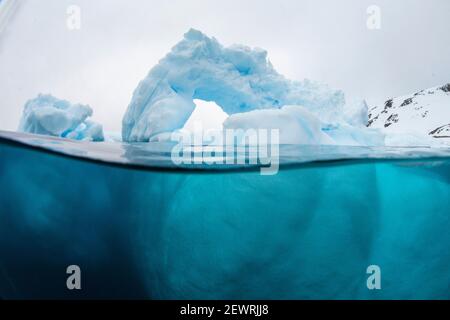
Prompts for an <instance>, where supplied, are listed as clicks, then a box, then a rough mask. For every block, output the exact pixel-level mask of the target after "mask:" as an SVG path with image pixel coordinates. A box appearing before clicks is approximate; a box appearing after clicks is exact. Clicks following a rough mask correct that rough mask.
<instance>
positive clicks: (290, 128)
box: [224, 106, 334, 144]
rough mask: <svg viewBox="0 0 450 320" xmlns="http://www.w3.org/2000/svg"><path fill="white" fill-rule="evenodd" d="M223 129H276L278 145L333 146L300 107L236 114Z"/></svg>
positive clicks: (314, 120)
mask: <svg viewBox="0 0 450 320" xmlns="http://www.w3.org/2000/svg"><path fill="white" fill-rule="evenodd" d="M224 129H243V130H248V129H255V130H258V129H265V130H271V129H278V130H279V134H280V144H334V141H333V140H332V139H331V138H330V137H329V136H328V135H327V134H325V133H324V132H323V131H322V124H321V122H320V121H319V119H317V117H315V116H314V115H313V114H312V113H311V112H309V111H308V110H306V109H305V108H303V107H300V106H284V107H283V108H281V109H267V110H253V111H250V112H245V113H237V114H234V115H231V116H230V117H229V118H228V119H227V120H225V122H224Z"/></svg>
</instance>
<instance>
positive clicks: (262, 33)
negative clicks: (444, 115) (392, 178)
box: [0, 0, 450, 131]
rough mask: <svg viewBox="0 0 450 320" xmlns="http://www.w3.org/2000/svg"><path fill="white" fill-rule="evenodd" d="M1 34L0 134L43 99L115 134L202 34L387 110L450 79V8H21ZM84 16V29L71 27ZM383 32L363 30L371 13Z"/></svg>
mask: <svg viewBox="0 0 450 320" xmlns="http://www.w3.org/2000/svg"><path fill="white" fill-rule="evenodd" d="M20 2H21V5H20V7H19V10H18V11H17V12H16V13H15V15H14V16H13V19H12V20H11V23H10V24H9V26H8V28H7V29H6V31H5V32H3V33H2V34H0V129H6V130H15V129H16V128H17V125H18V122H19V118H20V115H21V112H22V107H23V104H24V103H25V101H26V100H27V99H29V98H33V97H35V96H36V95H37V94H38V93H39V92H43V93H51V94H53V95H55V96H57V97H60V98H65V99H68V100H71V101H72V102H81V103H87V104H90V105H91V106H92V107H93V109H94V120H97V121H99V122H101V123H103V125H104V127H105V129H106V130H117V131H119V130H120V128H121V119H122V115H123V114H124V112H125V110H126V108H127V105H128V103H129V101H130V99H131V95H132V92H133V90H134V88H135V87H136V86H137V84H138V82H139V80H141V79H142V78H144V77H145V75H146V74H147V73H148V71H149V69H150V68H151V67H152V66H154V65H155V64H156V63H157V62H158V60H159V59H160V58H162V57H163V56H164V55H165V54H166V53H167V52H168V51H169V50H170V48H171V47H172V46H173V45H174V44H175V43H177V42H178V41H179V40H180V39H181V38H182V35H183V33H184V32H186V31H187V30H188V29H189V28H191V27H193V28H196V29H199V30H201V31H203V32H204V33H206V34H208V35H210V36H215V37H216V38H217V39H218V40H219V41H220V42H222V43H223V44H225V45H229V44H232V43H242V44H246V45H249V46H252V47H253V46H257V47H261V48H264V49H266V50H268V52H269V59H270V60H271V61H272V63H273V64H274V66H275V68H276V69H277V70H278V71H279V72H280V73H282V74H284V75H285V76H287V77H288V78H291V79H298V80H302V79H304V78H309V79H312V80H318V81H322V82H325V83H328V84H330V85H331V86H333V87H335V88H339V89H342V90H344V91H345V92H346V94H347V95H353V96H354V95H356V96H359V97H363V98H366V99H367V100H368V102H369V103H378V102H379V101H383V100H385V99H387V98H389V97H392V96H398V95H402V94H408V93H412V92H415V91H417V90H420V89H424V88H428V87H432V86H436V85H441V84H444V83H447V82H450V40H449V39H450V37H449V31H450V18H449V17H450V1H448V0H395V1H392V0H370V1H367V0H340V1H336V0H276V1H275V0H273V1H269V0H221V1H218V0H189V1H187V0H164V1H162V0H22V1H20ZM71 4H75V5H78V6H79V7H80V8H81V29H80V30H78V31H70V30H69V29H68V28H67V27H66V19H67V14H66V10H67V7H68V6H69V5H71ZM372 4H375V5H378V6H379V7H380V8H381V29H380V30H369V29H368V28H367V26H366V20H367V17H368V15H367V13H366V10H367V8H368V6H369V5H372Z"/></svg>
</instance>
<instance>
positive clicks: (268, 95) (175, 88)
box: [122, 29, 374, 143]
mask: <svg viewBox="0 0 450 320" xmlns="http://www.w3.org/2000/svg"><path fill="white" fill-rule="evenodd" d="M194 99H201V100H205V101H213V102H215V103H217V104H218V105H219V106H220V107H221V108H222V109H223V111H224V112H226V113H227V114H229V115H233V114H240V113H243V112H249V111H253V110H258V109H264V110H265V109H274V110H276V109H280V108H282V107H283V106H288V105H297V106H302V107H304V108H305V109H306V110H308V111H309V113H310V114H311V116H310V115H309V113H308V115H306V112H305V111H299V110H300V109H298V110H297V112H294V113H295V115H294V113H292V112H293V109H290V108H288V109H286V110H284V111H283V110H282V111H280V113H279V114H277V113H276V112H274V111H270V112H269V113H268V114H267V115H268V116H271V117H272V116H273V117H274V119H272V118H270V119H267V120H266V121H265V123H267V124H268V125H270V127H273V124H270V123H271V122H272V121H274V123H275V122H276V123H277V124H278V125H279V127H280V128H281V127H283V126H284V123H283V119H285V118H288V120H287V121H288V122H289V123H290V124H289V127H290V128H292V129H293V131H292V134H295V133H300V132H301V133H304V132H305V131H307V130H308V128H310V127H314V128H316V129H317V124H316V122H317V121H318V120H316V119H314V120H312V121H313V123H308V119H309V120H311V119H312V118H313V117H315V118H318V119H320V120H321V121H322V122H324V123H327V122H329V123H334V122H343V123H347V121H346V119H345V118H346V116H345V115H346V113H345V112H344V109H345V97H344V93H343V92H342V91H339V90H332V89H330V88H329V87H328V86H326V85H323V84H319V83H316V82H312V81H309V80H304V81H301V82H299V81H291V80H288V79H286V78H285V77H284V76H282V75H280V74H279V73H277V72H276V71H275V69H274V68H273V66H272V65H271V63H270V62H269V60H268V59H267V52H266V51H264V50H262V49H251V48H249V47H246V46H242V45H233V46H230V47H224V46H222V45H221V44H220V43H219V42H218V41H217V40H216V39H215V38H209V37H207V36H206V35H204V34H203V33H201V32H200V31H197V30H193V29H191V30H189V31H188V32H187V33H186V34H185V35H184V39H183V40H182V41H181V42H179V43H178V44H177V45H176V46H175V47H173V48H172V51H171V52H169V53H168V54H167V55H166V56H165V57H164V58H163V59H162V60H161V61H160V62H159V64H158V65H156V66H155V67H154V68H153V69H152V70H150V72H149V74H148V75H147V77H146V78H145V79H144V80H142V81H141V82H140V83H139V85H138V87H137V88H136V90H135V92H134V94H133V98H132V100H131V103H130V105H129V106H128V109H127V112H126V114H125V115H124V118H123V121H122V124H123V126H122V138H123V141H127V142H136V141H139V142H146V141H151V140H156V139H158V138H160V137H161V136H166V137H167V136H170V134H169V135H168V133H171V132H173V131H175V130H177V129H180V128H182V127H183V125H184V124H185V122H186V121H187V120H188V118H189V117H190V115H191V113H192V112H193V110H194V108H195V104H194V102H193V100H194ZM366 107H367V106H366ZM291 111H292V112H291ZM286 114H289V115H288V116H287V115H286ZM300 114H302V115H305V117H306V118H305V119H300V118H301V115H300ZM355 114H359V115H361V114H364V112H363V113H361V112H359V113H358V112H353V115H355ZM260 115H266V114H261V113H252V114H250V115H241V116H239V117H232V118H231V119H230V121H228V125H229V126H236V124H237V123H239V125H240V126H248V125H249V124H244V123H243V122H244V121H245V119H249V118H250V117H252V116H256V117H258V118H259V116H260ZM294 119H297V120H299V121H298V122H297V123H296V124H295V125H294V124H293V122H292V121H294ZM365 121H366V123H367V119H365ZM252 123H254V121H252ZM301 126H306V127H304V128H300V127H301ZM348 126H351V124H348ZM335 128H340V127H338V126H335ZM354 130H357V129H354ZM358 130H361V131H362V130H365V129H363V128H361V129H358ZM284 131H285V132H287V131H289V130H284ZM372 132H374V131H372ZM315 134H318V136H317V137H313V138H312V139H309V138H308V136H307V137H293V138H289V139H288V140H289V141H299V142H307V143H322V142H323V141H330V138H329V137H325V136H324V135H323V134H322V133H321V132H320V130H319V131H317V130H316V131H315ZM361 136H363V134H361ZM309 137H310V138H311V136H309Z"/></svg>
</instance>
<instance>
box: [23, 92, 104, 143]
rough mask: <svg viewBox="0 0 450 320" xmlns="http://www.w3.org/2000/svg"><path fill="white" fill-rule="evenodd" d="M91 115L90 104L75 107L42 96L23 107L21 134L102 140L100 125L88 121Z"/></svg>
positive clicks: (47, 96)
mask: <svg viewBox="0 0 450 320" xmlns="http://www.w3.org/2000/svg"><path fill="white" fill-rule="evenodd" d="M90 116H92V109H91V107H90V106H88V105H82V104H72V103H70V102H69V101H66V100H60V99H57V98H55V97H53V96H51V95H43V94H39V95H38V96H37V97H36V98H34V99H32V100H29V101H28V102H27V103H26V104H25V107H24V110H23V114H22V119H21V121H20V125H19V131H21V132H28V133H35V134H43V135H50V136H57V137H62V138H69V139H74V140H89V141H103V140H104V137H103V128H102V126H101V125H100V124H98V123H96V122H93V121H90V120H87V119H88V118H89V117H90Z"/></svg>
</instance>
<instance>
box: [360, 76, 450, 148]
mask: <svg viewBox="0 0 450 320" xmlns="http://www.w3.org/2000/svg"><path fill="white" fill-rule="evenodd" d="M367 126H368V127H370V128H379V129H382V131H384V132H386V133H387V134H389V133H407V134H409V133H411V134H416V135H420V136H422V135H423V136H429V137H434V138H448V139H450V83H448V84H446V85H444V86H439V87H434V88H430V89H426V90H422V91H419V92H417V93H414V94H412V95H408V96H402V97H397V98H393V99H390V100H388V101H386V102H385V103H384V105H382V106H376V107H373V108H371V109H370V110H369V122H368V125H367Z"/></svg>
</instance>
